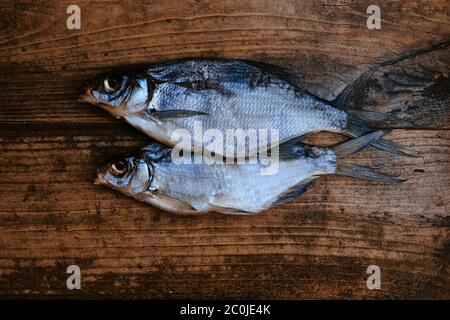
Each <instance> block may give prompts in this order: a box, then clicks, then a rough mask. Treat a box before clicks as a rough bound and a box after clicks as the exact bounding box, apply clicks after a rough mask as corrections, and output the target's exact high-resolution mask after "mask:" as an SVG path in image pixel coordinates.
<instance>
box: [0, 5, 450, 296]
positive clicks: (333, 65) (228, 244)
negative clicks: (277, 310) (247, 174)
mask: <svg viewBox="0 0 450 320" xmlns="http://www.w3.org/2000/svg"><path fill="white" fill-rule="evenodd" d="M69 4H73V3H72V2H69V1H55V0H51V1H45V2H44V1H31V0H23V1H10V0H5V1H3V2H2V6H1V8H0V30H1V31H0V89H1V92H2V94H1V95H0V151H1V155H2V157H0V194H1V197H0V297H2V298H7V297H8V298H11V297H23V298H35V297H42V296H44V297H51V296H57V297H67V298H70V297H82V298H97V297H116V298H272V299H274V298H275V299H282V298H285V299H300V298H309V299H320V298H332V299H334V298H346V299H348V298H358V299H359V298H381V299H390V298H402V299H405V298H421V299H425V298H446V299H448V298H450V274H449V261H450V233H449V228H450V224H449V219H450V218H449V217H450V214H449V213H450V192H449V191H450V131H449V130H450V126H449V124H450V121H449V120H450V119H449V115H450V112H449V109H450V108H449V92H450V89H449V81H448V71H449V61H450V59H449V57H450V54H449V39H450V28H448V25H449V22H450V19H449V12H450V8H449V3H448V1H431V0H429V1H412V0H408V1H394V0H390V1H383V3H382V4H380V6H381V10H382V19H383V20H382V29H381V30H368V29H367V28H366V18H367V14H366V9H367V6H368V5H369V4H372V3H370V1H357V0H355V1H351V0H348V1H347V0H343V1H332V0H328V1H289V0H279V1H275V2H272V1H237V0H227V1H215V0H213V1H201V0H187V1H177V0H165V1H162V0H156V1H151V2H147V3H145V2H140V1H86V0H84V1H79V2H78V5H79V6H80V7H81V10H82V28H81V30H79V31H71V30H67V28H66V27H65V23H66V18H67V16H68V15H67V14H66V8H67V6H68V5H69ZM195 56H208V57H225V58H244V59H250V60H256V61H264V62H271V63H276V64H278V65H281V66H286V67H290V68H292V69H294V70H297V71H298V72H300V73H301V74H302V75H303V81H301V83H299V84H300V85H302V86H303V87H305V88H306V89H308V90H310V91H311V92H313V93H315V94H317V95H318V96H320V97H322V98H324V99H328V100H331V99H335V98H337V101H338V102H340V103H341V104H343V105H345V106H348V107H351V108H353V109H357V110H365V111H378V112H383V113H386V114H390V115H392V116H395V118H391V120H390V121H386V123H385V126H387V127H390V128H399V129H396V130H393V131H392V132H391V133H390V134H389V135H388V136H387V138H388V139H390V140H393V141H395V142H398V143H400V144H402V145H404V146H406V147H407V148H408V149H410V150H413V151H416V152H418V153H419V155H420V156H421V158H418V159H412V158H405V157H397V156H394V155H390V154H387V153H385V152H382V151H379V150H376V149H373V148H369V149H368V150H365V151H363V152H361V153H359V154H357V155H354V156H353V157H351V158H349V161H352V162H353V163H357V164H360V165H367V166H370V167H373V168H375V169H376V170H378V171H380V172H383V173H386V174H389V175H392V176H395V177H400V178H404V179H407V182H405V183H403V184H401V185H398V186H385V185H381V184H374V183H369V182H363V181H357V180H352V179H349V178H343V177H326V178H323V179H319V180H318V181H316V182H315V183H314V185H313V187H312V188H311V189H310V190H309V191H308V192H307V193H305V194H304V195H303V196H302V197H300V198H298V199H297V200H296V201H295V202H292V203H290V204H287V205H284V206H281V207H278V208H274V209H271V210H269V211H267V212H265V213H263V214H260V215H255V216H243V217H241V216H226V215H220V214H210V215H200V216H192V215H187V216H185V215H181V216H180V215H173V214H168V213H165V212H162V211H159V210H157V209H155V208H153V207H150V206H148V205H145V204H142V203H139V202H137V201H134V200H132V199H129V198H127V197H125V196H123V195H121V194H119V193H117V192H114V191H112V190H108V189H105V188H102V187H100V186H96V185H94V184H93V183H92V182H93V179H94V176H95V169H96V167H97V166H98V165H99V164H100V163H101V162H102V161H104V159H105V158H107V157H109V156H112V155H115V154H117V153H121V152H125V151H128V150H132V149H135V148H138V147H140V146H143V145H145V144H146V142H147V141H148V139H147V138H146V137H145V136H144V135H142V134H141V133H139V132H137V131H136V130H134V129H133V128H130V127H129V126H127V125H126V124H124V123H123V122H121V121H119V120H116V119H112V118H111V117H110V116H109V115H107V114H106V113H105V112H103V111H101V110H100V109H98V108H95V107H90V106H85V105H82V104H79V103H78V102H77V101H76V99H77V95H78V94H79V93H80V92H81V90H82V82H83V81H84V80H86V79H88V78H90V77H92V76H93V75H95V74H96V73H98V72H101V71H105V70H108V69H112V68H114V67H116V66H119V65H120V66H123V65H129V64H140V63H155V62H159V61H163V60H167V59H173V58H182V57H195ZM417 72H419V74H422V75H423V77H422V79H421V81H419V82H420V83H415V85H414V86H412V85H411V81H416V82H417V79H416V80H414V79H411V76H415V77H417V74H418V73H417ZM412 78H414V77H412ZM405 79H406V80H405ZM419 80H420V79H419ZM404 81H407V83H408V81H409V85H407V86H405V82H404ZM351 84H354V85H353V86H351ZM402 86H403V89H405V90H396V89H398V88H400V87H402ZM405 87H406V88H405ZM352 88H353V90H352ZM354 88H356V89H354ZM393 88H394V89H395V90H394V91H392V90H391V89H393ZM341 93H342V94H341ZM340 94H341V95H340ZM397 120H398V121H397ZM342 139H343V138H342V137H340V136H338V135H333V134H320V135H317V136H315V137H312V138H311V142H314V143H318V144H328V145H329V144H333V143H335V142H337V141H342ZM71 264H77V265H79V266H80V268H81V270H82V289H81V290H68V289H67V287H66V279H67V276H68V275H67V274H66V268H67V266H69V265H71ZM371 264H376V265H379V266H380V268H381V271H382V289H381V290H368V289H367V288H366V284H365V279H366V277H367V274H366V268H367V267H368V266H369V265H371Z"/></svg>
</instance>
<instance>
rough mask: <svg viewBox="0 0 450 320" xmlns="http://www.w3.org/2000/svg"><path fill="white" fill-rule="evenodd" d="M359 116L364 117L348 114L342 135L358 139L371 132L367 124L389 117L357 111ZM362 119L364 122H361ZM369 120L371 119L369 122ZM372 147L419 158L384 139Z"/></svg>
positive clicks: (377, 141) (374, 143)
mask: <svg viewBox="0 0 450 320" xmlns="http://www.w3.org/2000/svg"><path fill="white" fill-rule="evenodd" d="M359 114H360V115H364V116H363V117H355V116H353V115H351V114H349V117H348V123H347V127H346V128H345V129H344V132H343V133H344V134H346V135H348V136H350V137H353V138H355V137H359V136H361V135H364V134H366V133H368V132H371V131H372V129H371V128H370V126H369V124H368V123H372V122H377V121H378V122H379V121H382V119H386V117H390V116H387V115H383V114H381V113H378V112H364V111H359ZM363 119H364V120H363ZM369 119H373V120H372V121H370V120H369ZM372 146H374V147H376V148H378V149H381V150H384V151H387V152H390V153H393V154H397V155H401V156H407V157H411V158H419V156H418V155H417V154H416V153H414V152H411V151H408V150H405V149H404V148H403V147H402V146H399V145H398V144H396V143H394V142H392V141H388V140H385V139H378V140H376V141H375V142H373V143H372Z"/></svg>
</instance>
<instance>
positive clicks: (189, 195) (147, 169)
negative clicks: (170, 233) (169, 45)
mask: <svg viewBox="0 0 450 320" xmlns="http://www.w3.org/2000/svg"><path fill="white" fill-rule="evenodd" d="M383 134H384V132H383V131H376V132H373V133H370V134H367V135H364V136H361V137H359V138H356V139H353V140H350V141H349V142H345V143H343V144H339V145H337V146H335V147H334V148H319V147H315V146H310V145H306V144H303V143H291V142H288V143H285V144H282V145H280V148H279V149H280V153H279V163H278V171H277V172H276V173H275V174H273V175H262V174H260V172H261V169H264V166H265V164H263V161H261V160H262V159H258V161H257V162H256V163H253V164H251V163H246V164H240V165H238V164H232V165H230V164H220V163H213V164H209V165H208V164H195V161H194V160H195V157H198V155H196V154H191V155H190V160H191V161H190V162H189V163H181V164H180V163H174V161H173V155H172V149H171V148H168V147H165V146H163V145H161V144H159V143H157V142H155V143H152V144H150V145H148V146H147V147H145V148H143V149H142V150H140V152H138V153H136V154H132V155H126V156H122V157H119V158H118V159H114V160H112V161H109V162H107V163H106V164H105V165H103V166H102V167H101V168H99V169H98V171H97V180H96V183H97V184H101V185H106V186H108V187H110V188H113V189H116V190H118V191H120V192H122V193H124V194H126V195H128V196H131V197H134V198H136V199H138V200H141V201H144V202H147V203H149V204H152V205H154V206H156V207H159V208H161V209H163V210H166V211H170V212H177V213H203V212H210V211H215V212H222V213H228V214H253V213H258V212H261V211H263V210H266V209H268V208H270V207H272V206H275V205H278V204H281V203H285V202H288V201H291V200H292V199H295V198H296V197H297V196H299V195H300V194H302V193H303V192H305V190H306V189H307V188H308V186H309V185H310V184H311V182H312V181H313V180H314V179H316V178H317V177H319V176H321V175H329V174H335V175H345V176H351V177H355V178H359V179H364V180H371V181H377V182H382V183H398V182H400V180H397V179H394V178H391V177H388V176H384V175H381V174H379V173H375V172H373V171H371V170H370V169H368V168H365V167H358V166H354V165H350V164H345V163H342V162H341V160H340V159H341V158H342V157H345V156H348V155H350V154H353V153H355V152H357V151H359V150H361V149H362V148H364V147H366V146H368V145H370V144H371V143H373V142H375V141H376V140H378V139H380V138H381V137H382V135H383ZM200 157H201V155H200Z"/></svg>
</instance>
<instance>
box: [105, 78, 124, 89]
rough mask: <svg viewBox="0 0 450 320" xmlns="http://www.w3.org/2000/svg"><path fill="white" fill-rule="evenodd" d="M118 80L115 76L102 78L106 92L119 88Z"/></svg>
mask: <svg viewBox="0 0 450 320" xmlns="http://www.w3.org/2000/svg"><path fill="white" fill-rule="evenodd" d="M120 84H121V82H120V80H118V79H115V78H106V79H105V80H103V89H104V90H105V91H106V92H116V91H117V90H119V89H120Z"/></svg>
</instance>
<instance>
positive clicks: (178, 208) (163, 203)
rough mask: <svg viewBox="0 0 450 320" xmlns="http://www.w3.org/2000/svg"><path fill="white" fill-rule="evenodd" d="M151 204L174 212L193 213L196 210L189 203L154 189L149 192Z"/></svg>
mask: <svg viewBox="0 0 450 320" xmlns="http://www.w3.org/2000/svg"><path fill="white" fill-rule="evenodd" d="M150 197H151V198H152V200H153V201H152V204H153V205H155V206H157V207H159V208H161V209H163V210H166V211H170V212H175V213H195V212H198V211H199V210H197V209H196V208H194V207H193V206H192V205H191V204H190V203H188V202H186V201H184V200H180V199H177V198H174V197H171V196H169V195H167V194H164V193H163V192H161V191H160V190H155V191H153V192H152V193H151V194H150Z"/></svg>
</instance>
